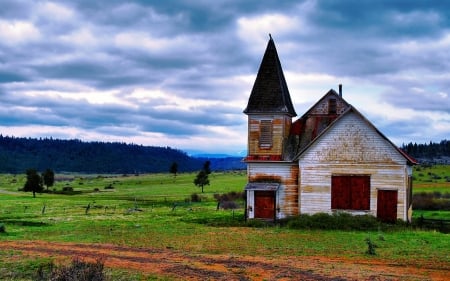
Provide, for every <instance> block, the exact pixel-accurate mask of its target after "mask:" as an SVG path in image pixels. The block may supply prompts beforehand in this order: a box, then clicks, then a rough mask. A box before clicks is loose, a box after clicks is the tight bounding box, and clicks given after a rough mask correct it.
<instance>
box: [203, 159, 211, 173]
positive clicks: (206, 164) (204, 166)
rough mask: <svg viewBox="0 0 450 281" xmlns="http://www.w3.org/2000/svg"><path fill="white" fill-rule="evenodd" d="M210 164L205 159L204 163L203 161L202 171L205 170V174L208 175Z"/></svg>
mask: <svg viewBox="0 0 450 281" xmlns="http://www.w3.org/2000/svg"><path fill="white" fill-rule="evenodd" d="M210 166H211V161H209V160H208V161H205V163H203V171H205V173H206V174H207V175H209V174H211V168H210Z"/></svg>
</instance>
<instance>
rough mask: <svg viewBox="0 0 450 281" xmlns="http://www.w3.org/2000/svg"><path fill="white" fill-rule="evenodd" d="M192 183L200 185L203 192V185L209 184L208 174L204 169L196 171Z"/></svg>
mask: <svg viewBox="0 0 450 281" xmlns="http://www.w3.org/2000/svg"><path fill="white" fill-rule="evenodd" d="M194 184H195V185H196V186H198V187H201V188H202V193H203V187H204V186H205V185H209V179H208V174H207V173H206V172H205V170H200V172H198V174H197V177H196V178H195V180H194Z"/></svg>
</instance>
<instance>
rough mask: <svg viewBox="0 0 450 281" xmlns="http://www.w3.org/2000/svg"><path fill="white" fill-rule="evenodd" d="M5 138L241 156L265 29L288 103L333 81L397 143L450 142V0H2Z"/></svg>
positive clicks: (307, 101)
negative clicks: (133, 145)
mask: <svg viewBox="0 0 450 281" xmlns="http://www.w3.org/2000/svg"><path fill="white" fill-rule="evenodd" d="M0 3H1V4H0V5H1V9H0V133H1V134H2V135H4V136H5V135H8V136H16V137H22V136H23V137H53V138H62V139H81V140H84V141H119V142H126V143H136V144H143V145H156V146H170V147H174V148H179V149H182V150H185V151H188V152H190V153H196V152H205V153H227V154H233V155H236V154H239V153H242V152H243V151H244V152H245V150H246V140H247V123H246V120H247V119H246V116H245V115H244V114H243V113H242V111H243V109H244V108H245V106H246V104H247V101H248V97H249V94H250V91H251V88H252V86H253V82H254V80H255V78H256V73H257V71H258V68H259V64H260V62H261V59H262V56H263V53H264V50H265V48H266V45H267V41H268V39H269V35H268V34H269V33H271V34H272V37H273V38H274V41H275V44H276V46H277V50H278V54H279V56H280V60H281V63H282V65H283V70H284V73H285V76H286V80H287V83H288V87H289V90H290V93H291V97H292V100H293V102H294V104H295V109H296V111H297V113H298V114H299V115H302V114H303V113H304V112H305V111H306V110H307V109H308V108H309V107H310V106H312V105H313V104H314V103H315V102H316V101H317V100H318V99H319V98H321V97H322V96H323V95H324V94H325V93H326V92H327V91H328V90H329V89H330V88H334V89H337V88H338V84H340V83H342V84H343V94H344V98H345V99H346V100H347V102H349V103H350V104H353V105H354V106H355V107H356V108H357V109H358V110H359V111H360V112H361V113H363V114H364V115H365V116H366V117H367V118H368V119H369V120H370V121H371V122H372V123H373V124H374V125H375V126H376V127H378V128H379V129H380V131H381V132H383V133H384V134H385V135H386V136H387V137H388V138H390V139H391V140H392V141H393V142H394V143H395V144H397V145H401V144H402V143H408V142H410V141H412V142H417V143H423V142H429V141H434V142H439V141H441V140H443V139H449V137H450V97H449V96H450V90H449V89H450V2H448V1H438V0H436V1H406V0H405V1H391V0H387V1H361V0H354V1H327V0H324V1H315V0H306V1H298V0H296V1H278V0H274V1H260V0H246V1H237V0H214V1H210V0H173V1H157V0H155V1H130V0H128V1H118V0H102V1H100V0H97V1H91V0H79V1H72V0H67V1H56V0H55V1H45V0H42V1H40V0H37V1H34V0H29V1H26V0H0Z"/></svg>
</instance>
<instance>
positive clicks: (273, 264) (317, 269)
mask: <svg viewBox="0 0 450 281" xmlns="http://www.w3.org/2000/svg"><path fill="white" fill-rule="evenodd" d="M0 250H16V251H20V253H21V255H23V256H40V257H53V258H55V259H72V258H74V257H79V258H82V259H85V260H97V259H99V258H102V259H104V261H105V266H106V267H109V268H119V269H125V270H136V271H139V272H142V273H143V274H146V273H147V274H153V275H157V276H161V277H168V278H174V279H177V280H306V281H308V280H326V281H328V280H333V281H337V280H449V279H448V272H449V271H450V265H449V264H447V263H445V262H442V264H436V262H433V263H427V262H426V261H420V263H419V262H418V263H417V264H406V265H405V264H401V263H392V262H391V263H387V262H385V261H383V260H380V259H372V258H368V259H364V260H356V259H346V258H327V257H259V256H258V257H256V256H233V255H212V254H198V253H195V254H194V253H186V252H179V251H176V250H173V249H151V248H133V247H123V246H116V245H110V244H75V243H56V242H44V241H0Z"/></svg>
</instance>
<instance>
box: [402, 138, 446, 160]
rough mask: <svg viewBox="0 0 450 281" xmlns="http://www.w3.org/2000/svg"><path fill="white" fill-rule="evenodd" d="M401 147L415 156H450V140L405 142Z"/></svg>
mask: <svg viewBox="0 0 450 281" xmlns="http://www.w3.org/2000/svg"><path fill="white" fill-rule="evenodd" d="M401 149H402V150H403V151H405V152H406V153H408V154H409V155H411V156H412V157H414V158H438V157H450V140H442V141H441V142H439V143H435V142H432V141H430V142H429V143H423V144H417V143H412V142H410V143H408V144H403V145H402V147H401Z"/></svg>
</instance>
